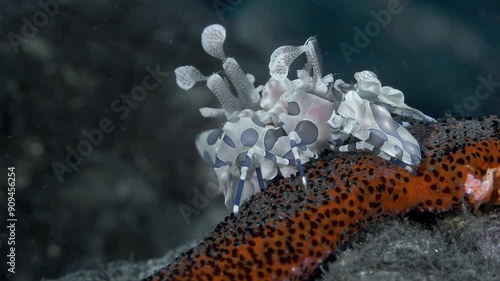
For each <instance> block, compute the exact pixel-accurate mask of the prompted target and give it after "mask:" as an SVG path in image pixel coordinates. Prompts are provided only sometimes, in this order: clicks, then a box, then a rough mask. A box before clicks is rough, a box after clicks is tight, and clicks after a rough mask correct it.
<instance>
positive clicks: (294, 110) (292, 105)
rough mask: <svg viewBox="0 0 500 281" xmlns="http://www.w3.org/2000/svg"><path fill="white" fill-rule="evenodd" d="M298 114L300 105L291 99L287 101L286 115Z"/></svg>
mask: <svg viewBox="0 0 500 281" xmlns="http://www.w3.org/2000/svg"><path fill="white" fill-rule="evenodd" d="M299 114H300V107H299V104H298V103H296V102H294V101H291V102H289V103H288V115H290V116H297V115H299Z"/></svg>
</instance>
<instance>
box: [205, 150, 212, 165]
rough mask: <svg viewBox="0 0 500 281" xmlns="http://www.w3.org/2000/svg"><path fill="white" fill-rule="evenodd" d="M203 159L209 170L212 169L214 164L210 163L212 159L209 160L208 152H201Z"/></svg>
mask: <svg viewBox="0 0 500 281" xmlns="http://www.w3.org/2000/svg"><path fill="white" fill-rule="evenodd" d="M203 159H205V162H206V163H207V164H208V166H210V168H213V167H214V162H213V161H212V158H210V154H209V153H208V152H206V151H205V152H203Z"/></svg>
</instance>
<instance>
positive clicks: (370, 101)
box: [175, 24, 435, 213]
mask: <svg viewBox="0 0 500 281" xmlns="http://www.w3.org/2000/svg"><path fill="white" fill-rule="evenodd" d="M225 38H226V32H225V29H224V27H222V26H221V25H218V24H214V25H210V26H208V27H206V28H205V29H204V31H203V33H202V36H201V39H202V40H201V41H202V47H203V49H204V50H205V52H207V53H208V54H209V55H211V56H213V57H215V58H218V59H220V60H221V61H222V63H223V64H222V68H223V71H220V72H218V73H214V74H212V75H210V76H205V75H203V74H201V72H200V71H199V70H197V69H196V68H195V67H193V66H181V67H178V68H177V69H176V70H175V74H176V78H177V84H178V85H179V87H181V88H182V89H184V90H189V89H191V88H192V87H193V86H194V85H195V84H196V83H198V82H202V81H206V85H207V87H208V88H209V89H210V90H211V91H212V93H213V94H214V95H215V96H216V98H217V99H218V101H219V103H220V104H221V108H207V107H204V108H201V109H200V113H201V114H202V116H204V117H222V116H224V117H226V119H227V121H226V122H225V124H224V125H223V127H222V129H216V130H209V131H206V132H203V133H201V134H200V135H199V136H198V137H197V139H196V147H197V149H198V151H199V153H200V155H201V156H202V157H203V158H204V160H205V162H207V164H208V165H209V166H210V167H211V168H213V169H214V171H215V173H216V175H217V178H218V180H219V187H220V190H221V191H222V192H223V193H224V196H225V203H226V206H227V207H228V208H231V207H232V209H233V212H234V213H237V212H238V210H239V206H240V204H241V203H242V202H243V201H245V200H246V199H248V198H249V197H251V196H252V195H253V194H255V193H257V192H260V191H261V190H262V189H263V188H265V186H266V181H269V180H272V179H274V178H275V177H276V175H277V174H278V172H279V173H280V174H281V175H283V176H285V177H287V176H289V175H290V174H294V173H297V172H299V174H300V177H301V178H302V184H303V185H304V186H307V180H306V177H305V176H304V172H303V169H302V165H303V164H304V163H307V162H308V161H310V159H314V158H317V157H318V155H319V153H320V152H321V151H323V150H325V149H328V148H330V149H332V150H338V151H353V150H360V149H369V150H371V151H373V152H374V153H375V154H376V155H377V156H380V157H382V158H383V159H386V160H389V161H391V162H394V163H396V164H398V165H400V166H403V167H405V168H407V169H408V170H411V169H412V166H413V165H416V164H418V163H419V162H420V160H421V158H422V157H421V154H420V147H419V144H418V142H417V141H416V140H415V138H414V137H413V136H412V135H411V134H410V133H409V132H408V131H407V130H406V129H405V127H404V126H403V125H402V124H399V123H397V122H396V121H394V119H393V118H392V114H394V115H401V116H405V117H410V118H413V119H417V120H424V121H429V122H435V120H434V119H432V118H431V117H429V116H427V115H425V114H423V113H422V112H420V111H418V110H416V109H414V108H411V107H409V106H408V105H406V104H405V103H404V96H403V93H402V92H401V91H399V90H396V89H393V88H392V87H388V86H384V87H382V86H381V83H380V81H379V80H378V79H377V76H376V75H375V74H374V73H372V72H370V71H362V72H358V73H356V74H355V75H354V78H355V79H356V81H357V83H356V84H353V85H352V84H349V83H345V82H344V81H342V80H341V79H338V80H335V81H334V78H333V75H332V74H328V75H326V76H322V66H321V59H320V51H319V48H318V43H317V42H318V41H317V39H316V38H315V37H311V38H309V39H308V40H307V41H306V42H305V43H304V45H301V46H282V47H279V48H278V49H276V50H275V51H274V52H273V53H272V55H271V57H270V62H269V73H270V75H271V78H270V79H269V81H268V82H267V83H266V84H265V85H264V86H258V87H255V86H254V82H255V78H254V76H253V75H251V74H245V73H244V71H243V70H242V69H241V67H240V66H239V64H238V63H237V62H236V60H235V59H234V58H231V57H226V55H225V53H224V49H223V44H224V41H225ZM304 53H305V56H306V65H305V66H304V69H300V70H298V71H297V79H295V80H289V79H288V72H289V70H290V67H291V65H292V63H293V62H294V61H295V60H296V59H297V58H298V57H299V56H301V55H302V54H304ZM350 137H353V138H354V139H357V141H356V142H352V143H348V144H346V142H347V141H349V139H350Z"/></svg>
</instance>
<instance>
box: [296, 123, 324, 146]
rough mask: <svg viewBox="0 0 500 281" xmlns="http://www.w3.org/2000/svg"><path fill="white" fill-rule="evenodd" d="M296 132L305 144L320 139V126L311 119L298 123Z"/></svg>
mask: <svg viewBox="0 0 500 281" xmlns="http://www.w3.org/2000/svg"><path fill="white" fill-rule="evenodd" d="M295 132H297V134H298V135H299V137H300V138H301V140H302V143H303V144H312V143H314V142H316V140H318V135H319V133H318V127H316V125H314V123H313V122H311V121H309V120H302V121H300V122H299V123H297V126H296V127H295Z"/></svg>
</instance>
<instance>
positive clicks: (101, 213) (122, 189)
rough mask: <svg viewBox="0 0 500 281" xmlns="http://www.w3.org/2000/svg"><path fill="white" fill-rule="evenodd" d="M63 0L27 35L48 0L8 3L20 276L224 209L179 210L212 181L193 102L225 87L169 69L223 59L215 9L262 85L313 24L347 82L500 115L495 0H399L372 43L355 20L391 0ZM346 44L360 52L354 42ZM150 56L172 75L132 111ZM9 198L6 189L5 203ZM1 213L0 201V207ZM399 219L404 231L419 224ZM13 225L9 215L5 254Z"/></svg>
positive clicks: (109, 257) (202, 228)
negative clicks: (99, 135) (208, 30)
mask: <svg viewBox="0 0 500 281" xmlns="http://www.w3.org/2000/svg"><path fill="white" fill-rule="evenodd" d="M60 2H61V3H62V2H64V3H66V4H59V6H58V7H59V10H58V13H57V14H55V15H53V16H49V17H48V21H47V23H46V24H44V25H41V26H40V27H38V28H37V31H36V32H34V33H33V36H29V37H30V38H27V37H26V38H25V39H26V40H24V41H22V43H21V44H20V45H15V46H17V47H14V46H13V44H12V41H11V39H10V38H12V37H9V36H8V35H9V34H10V33H15V34H17V35H19V36H23V37H24V35H23V26H24V25H25V24H26V21H25V20H24V18H26V20H27V21H31V22H33V19H34V18H33V17H34V15H35V14H36V13H37V12H40V11H44V9H43V8H42V7H41V6H40V4H37V1H22V0H21V1H1V2H0V19H1V20H0V24H1V26H0V31H1V32H0V34H1V35H2V40H1V41H0V56H1V61H2V67H1V70H0V81H1V82H2V83H0V92H1V94H0V112H1V113H0V142H1V143H0V146H1V147H2V151H3V154H4V155H3V157H2V160H1V162H0V163H1V165H0V167H1V168H2V169H5V167H7V166H12V165H13V166H15V167H16V171H17V172H18V174H17V190H16V202H17V204H18V205H17V206H18V208H19V209H18V210H17V217H18V224H17V229H16V235H17V236H16V239H17V241H18V243H19V244H18V245H17V248H16V257H17V258H18V263H17V273H16V274H15V275H13V276H10V277H9V280H39V279H40V278H58V277H60V276H62V275H65V274H68V273H71V272H74V271H76V270H81V269H86V268H95V267H99V266H102V265H101V262H106V261H115V260H133V261H137V260H144V259H148V258H151V257H156V256H162V255H163V254H164V253H165V252H167V251H168V250H170V249H173V248H176V247H177V246H178V245H180V244H183V243H185V242H186V241H193V240H197V239H200V238H201V237H202V236H203V235H204V234H205V233H206V232H208V231H211V230H212V229H213V227H214V226H215V225H216V224H217V223H218V222H219V221H220V220H221V219H222V218H223V217H224V216H225V215H226V214H227V213H228V211H227V210H225V208H224V204H223V198H222V196H218V197H214V198H210V200H209V201H208V204H207V206H206V207H204V208H201V209H200V208H197V209H196V210H197V213H196V214H192V215H191V216H189V221H188V220H186V219H185V217H183V215H182V213H181V212H180V210H179V204H185V205H188V206H190V207H193V208H194V207H195V206H194V205H193V199H194V198H195V193H194V192H193V189H197V190H200V191H203V190H204V187H205V186H206V184H207V182H213V178H211V177H210V176H209V171H208V169H206V168H205V167H204V165H203V162H202V161H201V158H200V157H199V156H198V155H197V152H196V149H195V147H194V138H195V135H196V134H197V133H199V132H200V131H202V130H206V129H209V128H213V127H217V126H218V125H219V124H218V122H217V120H212V121H210V120H207V119H204V118H202V117H201V116H200V115H199V112H198V108H199V107H201V106H216V103H217V102H216V100H215V98H213V96H212V95H211V94H209V93H208V90H207V89H205V88H204V87H198V88H196V89H195V90H192V91H191V92H189V93H185V92H183V91H182V90H180V89H179V88H178V87H177V85H176V84H175V78H174V75H173V69H175V67H177V66H179V65H186V64H189V65H196V66H203V67H200V70H202V71H203V72H204V73H207V74H208V73H211V72H212V71H215V70H218V69H219V67H220V62H219V61H218V60H216V59H214V58H211V57H209V56H206V55H205V53H204V52H203V50H202V48H201V45H200V36H199V34H200V32H201V31H202V30H203V28H204V27H205V26H207V25H209V24H212V23H221V24H223V25H224V26H225V27H226V29H227V31H228V39H227V40H228V43H227V44H226V46H227V49H226V53H227V54H228V55H230V56H234V57H236V58H237V60H238V62H239V63H240V65H241V66H242V67H243V69H244V70H245V71H246V72H250V73H252V74H254V75H255V76H256V78H257V84H259V83H264V82H265V81H266V80H267V78H268V69H267V64H268V62H269V55H270V54H271V53H272V51H273V50H274V49H275V48H277V47H278V46H282V45H285V44H290V45H299V44H303V43H304V41H305V40H306V39H307V38H308V37H309V36H311V35H316V36H317V37H318V39H319V43H320V46H321V48H322V54H323V60H324V69H325V70H324V72H325V73H329V72H333V73H335V74H336V75H335V77H336V78H342V79H343V80H344V81H351V80H352V75H353V74H354V72H356V71H360V70H364V69H368V70H372V71H374V72H376V73H377V74H378V75H379V77H380V79H381V80H382V81H384V83H385V84H387V85H392V86H394V87H395V88H398V89H401V90H402V91H403V93H405V96H406V100H407V104H409V105H411V106H413V107H415V108H418V109H420V110H422V111H424V112H425V113H426V114H429V115H431V116H433V117H441V116H443V115H444V113H445V112H450V113H452V114H453V115H456V116H457V115H458V116H460V115H471V116H482V115H489V114H497V115H499V114H500V111H499V109H498V104H500V95H498V91H500V87H499V86H498V85H496V86H495V85H493V86H492V85H490V87H489V88H488V87H486V86H484V83H483V82H481V81H483V80H488V79H490V80H493V81H500V70H499V69H498V62H499V61H500V56H499V52H498V50H499V46H500V38H499V37H498V36H497V35H498V32H499V30H500V28H499V27H500V26H499V25H500V7H499V6H500V5H499V4H498V3H497V2H495V1H483V0H481V1H479V0H478V1H455V2H453V4H450V3H447V2H444V3H436V1H430V0H428V1H416V0H413V1H409V0H406V1H402V0H401V1H399V3H400V4H399V6H398V7H400V8H402V10H401V12H400V13H398V14H393V15H392V16H391V20H390V21H389V22H388V24H387V26H386V27H381V28H380V30H379V32H378V33H377V32H374V33H372V34H374V36H369V42H368V43H366V44H361V45H360V44H356V42H357V41H356V39H355V38H357V37H356V34H357V31H356V28H359V29H360V30H362V31H364V32H366V30H365V28H366V27H367V26H368V25H370V22H373V21H374V17H373V13H372V11H373V12H375V13H377V12H380V11H383V10H387V9H388V3H389V2H394V1H389V0H377V1H363V2H353V1H351V2H347V1H319V0H316V1H298V0H294V1H284V0H279V1H272V2H269V1H263V0H258V1H249V0H240V1H235V0H233V1H225V0H216V1H212V0H210V1H181V0H167V1H159V0H149V1H132V0H122V1H102V0H101V1H97V0H89V1H84V2H82V1H60ZM221 3H222V4H221ZM214 4H215V7H218V8H214ZM224 5H225V6H224ZM231 5H232V6H231ZM224 8H225V10H223V9H224ZM372 25H373V24H372ZM342 43H345V44H348V45H350V46H353V47H355V48H356V49H357V50H359V51H356V52H355V53H353V54H351V55H350V56H346V55H345V54H344V53H343V51H342V49H341V47H340V45H341V44H342ZM358 43H359V42H358ZM345 44H344V45H343V46H345ZM16 50H17V52H16ZM147 66H149V67H151V68H152V69H155V68H156V66H158V67H159V68H160V69H161V71H162V72H168V73H170V75H169V76H167V77H162V82H161V83H159V86H158V87H156V88H155V89H153V90H151V91H149V92H148V93H147V97H146V98H145V99H144V100H143V101H141V102H139V103H138V104H137V106H136V107H135V108H130V109H129V110H130V112H129V114H128V115H127V117H126V118H123V120H122V119H121V118H120V116H121V115H120V114H116V113H115V112H113V110H112V106H111V105H112V104H113V102H114V101H115V100H118V101H119V102H120V103H121V104H122V105H123V102H122V101H121V95H129V94H130V93H131V90H132V89H133V88H134V87H135V86H137V85H141V84H142V81H143V78H144V77H145V76H146V75H147V74H148V71H147V70H146V67H147ZM165 76H166V75H165ZM479 77H482V79H483V80H481V78H479ZM489 77H492V78H489ZM497 83H498V82H497ZM479 85H483V90H482V92H481V93H482V95H480V96H478V95H477V94H476V88H477V87H478V86H479ZM487 93H489V95H487ZM476 101H477V102H476ZM455 105H457V106H458V107H460V108H461V110H458V109H457V107H455ZM104 118H109V119H110V120H112V122H113V124H114V125H116V129H114V130H113V131H112V132H110V133H106V134H103V139H102V142H101V143H100V144H99V145H94V146H93V147H92V150H91V153H90V154H89V155H88V156H86V157H82V161H81V162H80V163H78V165H74V166H73V167H71V170H72V172H69V173H65V174H64V175H63V176H62V180H60V179H59V178H58V177H57V175H56V173H55V172H54V169H53V167H52V165H53V163H54V162H58V163H62V164H65V162H66V159H65V158H66V157H67V155H68V149H67V147H68V146H69V147H70V148H72V149H76V147H77V146H78V144H79V143H81V142H82V140H86V137H85V136H84V135H83V134H82V130H87V131H91V130H92V129H96V128H99V126H100V122H101V120H103V119H104ZM0 180H2V181H3V180H4V179H0ZM6 197H7V195H6V189H5V188H2V189H0V200H2V202H1V203H0V206H4V200H5V198H6ZM5 216H6V212H5V211H0V221H5ZM389 224H391V223H389ZM395 224H396V225H398V224H400V222H397V223H395ZM401 224H404V225H405V226H404V227H402V228H397V229H398V231H397V232H401V235H402V236H405V235H408V236H409V237H412V235H414V234H412V233H413V232H414V228H412V227H416V228H417V229H419V228H421V227H422V226H419V225H417V226H411V225H410V226H408V225H407V224H406V223H404V222H401ZM497 227H498V226H497ZM373 229H374V230H373V232H377V233H378V232H379V231H380V232H382V233H384V231H383V230H382V229H379V228H377V227H375V228H373ZM399 229H401V230H400V231H399ZM370 231H371V230H370ZM370 231H368V232H367V233H368V235H370V234H369V233H371V232H370ZM497 232H498V231H497ZM408 233H410V234H408ZM426 233H427V232H425V231H424V232H423V233H422V235H425V234H426ZM432 233H434V234H429V235H430V237H436V236H433V235H439V232H438V234H435V232H432ZM6 237H7V232H6V229H5V228H4V227H2V228H1V229H0V238H1V241H2V242H1V244H0V246H1V247H0V252H1V254H2V255H1V256H0V262H2V264H5V261H4V259H5V255H4V252H5V251H4V249H5V246H6V244H5V239H6ZM379 237H380V236H379ZM382 237H384V236H383V234H382ZM360 239H362V238H360ZM401 239H404V238H401ZM430 240H431V239H430V238H429V241H430ZM437 240H439V239H437ZM375 241H379V240H375ZM380 241H383V240H380ZM432 241H434V240H432ZM445 242H446V241H445ZM445 242H443V243H445ZM367 243H368V242H367ZM355 244H356V242H355ZM381 244H382V243H381ZM439 245H441V246H442V245H443V244H442V243H440V244H439ZM373 247H376V246H373ZM380 247H382V246H380ZM367 248H369V249H372V248H370V247H366V246H364V249H367ZM379 249H380V248H379ZM376 250H377V249H375V248H373V251H374V252H376ZM365 251H366V250H365ZM348 253H349V252H346V253H345V255H348ZM361 253H363V255H365V256H366V253H365V252H363V251H361ZM339 258H341V257H339ZM367 270H368V269H367ZM1 274H3V272H2V273H1ZM372 280H373V279H372Z"/></svg>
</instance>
